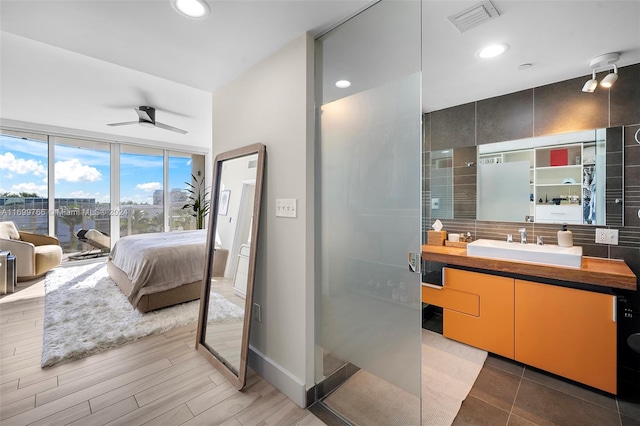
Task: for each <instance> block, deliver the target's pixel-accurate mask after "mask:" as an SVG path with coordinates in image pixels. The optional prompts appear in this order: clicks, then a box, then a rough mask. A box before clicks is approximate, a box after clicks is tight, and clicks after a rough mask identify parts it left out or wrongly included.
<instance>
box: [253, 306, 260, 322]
mask: <svg viewBox="0 0 640 426" xmlns="http://www.w3.org/2000/svg"><path fill="white" fill-rule="evenodd" d="M253 320H254V321H256V322H262V317H261V315H260V305H258V304H257V303H254V304H253Z"/></svg>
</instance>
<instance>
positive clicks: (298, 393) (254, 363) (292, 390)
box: [249, 345, 307, 408]
mask: <svg viewBox="0 0 640 426" xmlns="http://www.w3.org/2000/svg"><path fill="white" fill-rule="evenodd" d="M249 367H251V368H253V369H254V370H255V372H256V373H258V374H259V375H260V376H262V377H264V379H265V380H267V381H268V382H269V383H271V384H272V385H273V386H275V387H276V388H278V390H279V391H280V392H282V393H283V394H285V395H286V396H287V397H288V398H289V399H290V400H292V401H293V402H295V403H296V404H298V405H299V406H300V408H306V407H307V390H306V389H305V384H304V383H302V382H300V380H299V379H298V378H297V377H295V376H294V375H292V374H291V373H289V371H287V370H286V369H285V368H283V367H282V366H281V365H280V364H278V363H277V362H275V361H274V360H272V359H271V358H269V357H268V356H266V355H265V354H263V353H262V352H260V351H259V350H257V349H256V348H254V347H253V346H251V345H249Z"/></svg>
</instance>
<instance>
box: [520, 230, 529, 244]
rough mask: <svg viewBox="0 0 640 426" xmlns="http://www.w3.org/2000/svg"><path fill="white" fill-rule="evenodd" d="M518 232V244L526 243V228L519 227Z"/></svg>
mask: <svg viewBox="0 0 640 426" xmlns="http://www.w3.org/2000/svg"><path fill="white" fill-rule="evenodd" d="M518 232H520V244H527V229H526V228H520V229H518Z"/></svg>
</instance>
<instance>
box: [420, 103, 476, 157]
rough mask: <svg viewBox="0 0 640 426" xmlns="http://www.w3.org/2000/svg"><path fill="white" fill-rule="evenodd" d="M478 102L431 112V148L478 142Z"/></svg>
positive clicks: (446, 147) (455, 146) (453, 146)
mask: <svg viewBox="0 0 640 426" xmlns="http://www.w3.org/2000/svg"><path fill="white" fill-rule="evenodd" d="M475 135H476V103H475V102H473V103H470V104H465V105H460V106H456V107H453V108H447V109H443V110H440V111H435V112H433V113H431V150H433V151H439V150H442V149H449V148H462V147H465V146H473V145H475V144H476V136H475Z"/></svg>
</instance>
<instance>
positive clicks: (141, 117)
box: [107, 106, 187, 135]
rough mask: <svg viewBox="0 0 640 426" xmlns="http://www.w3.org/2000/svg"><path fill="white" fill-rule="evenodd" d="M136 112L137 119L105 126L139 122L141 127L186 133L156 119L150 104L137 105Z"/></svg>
mask: <svg viewBox="0 0 640 426" xmlns="http://www.w3.org/2000/svg"><path fill="white" fill-rule="evenodd" d="M134 109H135V110H136V113H137V114H138V121H125V122H122V123H109V124H107V126H127V125H129V124H139V125H141V126H143V127H159V128H161V129H165V130H171V131H172V132H177V133H181V134H183V135H186V134H187V131H186V130H182V129H178V128H177V127H173V126H169V125H168V124H164V123H160V122H159V121H156V109H155V108H153V107H150V106H139V107H138V108H134Z"/></svg>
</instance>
